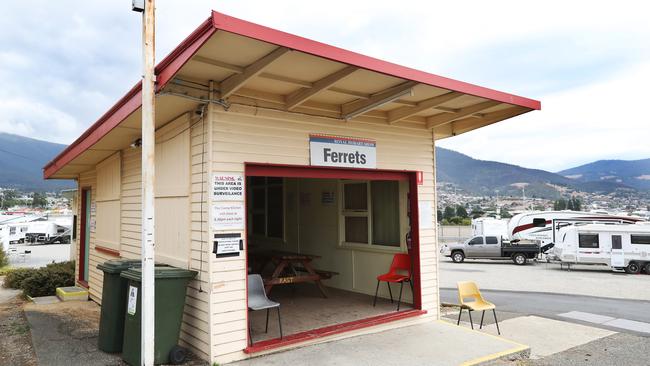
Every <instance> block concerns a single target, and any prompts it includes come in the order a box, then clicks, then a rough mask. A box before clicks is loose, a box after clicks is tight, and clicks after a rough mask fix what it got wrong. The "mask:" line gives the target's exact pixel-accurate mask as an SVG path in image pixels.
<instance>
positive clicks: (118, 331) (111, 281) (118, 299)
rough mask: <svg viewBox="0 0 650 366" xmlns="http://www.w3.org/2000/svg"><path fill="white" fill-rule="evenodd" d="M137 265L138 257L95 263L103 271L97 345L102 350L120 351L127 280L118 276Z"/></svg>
mask: <svg viewBox="0 0 650 366" xmlns="http://www.w3.org/2000/svg"><path fill="white" fill-rule="evenodd" d="M138 266H140V260H139V259H114V260H110V261H106V262H104V263H101V264H98V265H97V268H98V269H101V270H102V271H104V285H103V287H102V309H101V315H100V317H99V337H98V339H97V347H98V348H99V349H100V350H102V351H104V352H108V353H117V352H121V351H122V336H123V334H124V309H125V308H126V290H127V285H128V280H127V279H126V278H123V277H120V274H121V273H122V272H123V271H126V270H127V269H129V268H131V267H138Z"/></svg>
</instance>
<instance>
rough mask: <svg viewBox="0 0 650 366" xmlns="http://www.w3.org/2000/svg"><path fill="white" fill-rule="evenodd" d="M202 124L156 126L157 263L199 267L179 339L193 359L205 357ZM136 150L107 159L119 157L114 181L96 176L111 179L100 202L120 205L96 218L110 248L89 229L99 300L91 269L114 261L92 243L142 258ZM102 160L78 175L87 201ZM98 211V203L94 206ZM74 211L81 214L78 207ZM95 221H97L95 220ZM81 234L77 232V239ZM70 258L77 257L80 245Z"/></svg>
mask: <svg viewBox="0 0 650 366" xmlns="http://www.w3.org/2000/svg"><path fill="white" fill-rule="evenodd" d="M204 128H205V127H204V123H203V122H202V121H197V120H194V119H190V114H189V113H187V114H184V115H182V116H181V117H179V118H177V119H176V120H174V121H172V122H170V123H168V124H166V125H165V126H163V127H161V128H160V129H159V130H157V131H156V138H157V145H156V153H157V155H158V156H157V157H156V158H157V164H156V180H157V181H158V183H157V184H156V261H157V262H160V263H166V264H170V265H174V266H178V267H181V268H188V269H192V270H195V271H198V272H199V275H198V276H197V278H196V279H195V280H194V281H191V282H190V285H189V288H188V290H187V297H186V303H185V309H184V314H183V323H182V325H181V334H180V343H181V344H182V345H184V346H186V347H188V348H190V349H191V350H192V351H193V352H194V353H196V354H197V355H198V356H199V357H201V358H204V359H209V357H210V322H209V313H208V309H209V303H208V301H209V295H208V287H209V281H208V276H209V270H208V266H209V262H208V257H207V255H205V251H206V250H207V247H208V245H207V236H206V235H207V231H206V230H207V229H206V228H207V204H206V202H205V200H204V197H205V196H206V195H207V181H205V179H207V174H206V173H205V171H206V169H207V165H206V158H205V156H206V155H207V151H206V147H205V146H206V145H207V138H206V134H205V132H204V131H205V130H204ZM141 153H142V152H141V149H140V148H129V149H125V150H122V151H121V152H120V153H118V154H116V155H113V156H111V157H110V158H109V159H112V158H113V157H114V156H118V163H119V164H118V166H119V175H118V177H119V179H114V177H115V171H114V170H111V172H112V173H111V174H107V173H105V174H103V177H102V180H103V181H105V182H111V184H110V185H108V186H106V185H105V187H104V188H101V189H100V190H99V191H102V192H103V191H104V190H106V189H107V190H108V192H109V193H110V194H109V195H108V196H105V197H103V199H104V200H107V201H110V202H112V204H113V206H115V205H116V204H117V205H118V207H119V209H118V210H117V211H116V212H115V213H113V212H112V211H111V216H110V218H106V217H102V221H104V220H107V221H108V222H110V223H111V225H112V226H111V228H110V230H108V229H107V231H106V233H105V236H108V237H115V238H117V239H116V243H115V244H114V245H112V244H111V242H109V243H108V245H106V244H107V243H106V241H102V242H101V243H100V242H99V241H98V239H97V237H96V233H95V232H93V231H91V233H90V252H89V281H88V285H89V289H90V290H89V292H90V297H91V299H93V300H94V301H96V302H98V303H101V294H102V283H103V272H102V271H100V270H98V269H97V264H99V263H103V262H105V261H107V260H110V259H116V258H117V257H116V256H115V255H111V254H107V253H106V252H105V251H101V248H100V250H97V248H98V246H101V247H104V248H107V249H111V250H116V251H117V252H119V256H120V257H122V258H133V259H137V258H140V241H141V211H140V210H141V201H142V199H141V195H142V187H141V169H142V163H141ZM102 164H103V163H100V164H98V166H97V167H96V169H92V170H89V171H87V172H84V173H82V174H80V176H79V178H78V182H79V193H78V194H81V189H82V188H90V189H92V198H91V201H92V202H97V201H98V200H99V198H100V197H97V194H98V184H97V181H98V179H99V178H100V176H101V175H100V174H97V173H96V172H97V171H101V170H102ZM104 164H106V163H104ZM114 165H115V163H114V162H111V163H110V166H111V167H114ZM106 187H108V188H106ZM115 192H119V193H118V199H117V200H115V199H114V198H115ZM107 197H108V198H107ZM80 202H81V201H80ZM79 206H80V205H79ZM99 209H100V206H98V209H97V211H99ZM111 209H112V207H111ZM77 214H78V215H81V212H80V211H78V213H77ZM98 216H101V214H99V215H98ZM79 217H80V216H79ZM91 219H93V220H94V219H96V217H95V216H92V217H91ZM113 219H116V220H117V222H118V225H115V223H114V221H113ZM97 224H98V225H101V224H100V223H99V221H97ZM80 235H81V233H80V232H78V236H77V237H78V238H79V237H80ZM77 247H79V246H77ZM76 258H79V249H77V251H76ZM78 267H79V266H77V269H76V271H77V276H78V271H79V268H78Z"/></svg>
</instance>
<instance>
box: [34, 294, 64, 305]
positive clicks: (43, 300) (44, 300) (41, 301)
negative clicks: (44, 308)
mask: <svg viewBox="0 0 650 366" xmlns="http://www.w3.org/2000/svg"><path fill="white" fill-rule="evenodd" d="M31 299H32V302H33V303H34V304H36V305H47V304H56V303H57V302H59V301H60V300H59V298H58V297H56V296H39V297H32V298H31Z"/></svg>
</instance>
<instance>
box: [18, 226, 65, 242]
mask: <svg viewBox="0 0 650 366" xmlns="http://www.w3.org/2000/svg"><path fill="white" fill-rule="evenodd" d="M70 234H71V230H70V227H69V226H63V225H57V224H56V223H54V222H52V221H35V222H30V223H29V227H28V229H27V232H26V233H25V242H26V243H32V244H53V243H61V244H69V243H70Z"/></svg>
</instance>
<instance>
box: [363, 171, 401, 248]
mask: <svg viewBox="0 0 650 366" xmlns="http://www.w3.org/2000/svg"><path fill="white" fill-rule="evenodd" d="M370 196H371V199H372V244H375V245H386V246H391V247H399V246H400V235H399V183H398V182H396V181H373V182H371V183H370Z"/></svg>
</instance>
